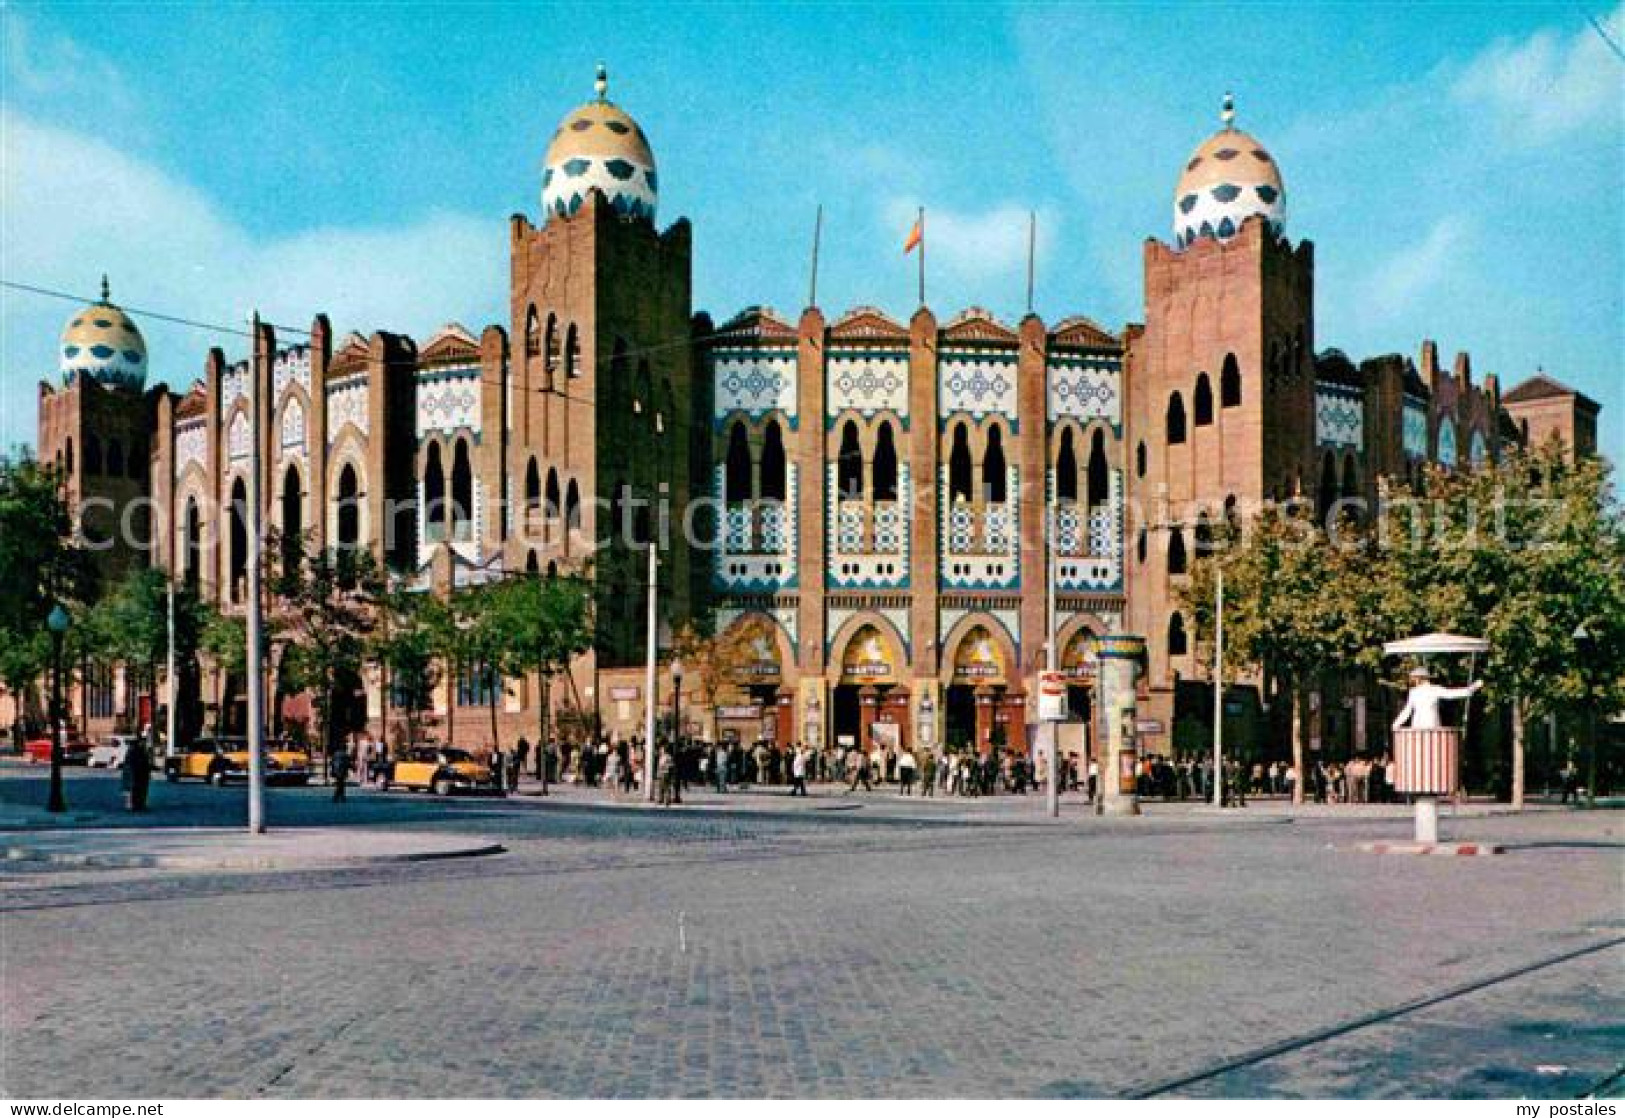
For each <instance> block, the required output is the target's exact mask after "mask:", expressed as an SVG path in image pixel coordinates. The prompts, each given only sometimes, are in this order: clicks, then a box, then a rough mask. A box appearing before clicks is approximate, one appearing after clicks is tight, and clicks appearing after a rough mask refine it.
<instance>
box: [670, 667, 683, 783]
mask: <svg viewBox="0 0 1625 1118" xmlns="http://www.w3.org/2000/svg"><path fill="white" fill-rule="evenodd" d="M682 703H683V662H682V661H681V660H678V659H675V658H674V659H673V660H672V662H671V798H672V802H673V803H678V804H680V803H682V802H683V773H682V769H681V766H682V763H683V753H682V749H681V748H680V747H679V745H680V742H681V741H682V736H683V707H682Z"/></svg>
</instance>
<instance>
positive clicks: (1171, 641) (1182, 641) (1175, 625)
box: [1168, 613, 1190, 656]
mask: <svg viewBox="0 0 1625 1118" xmlns="http://www.w3.org/2000/svg"><path fill="white" fill-rule="evenodd" d="M1189 644H1190V642H1189V641H1188V640H1187V638H1186V636H1185V615H1184V614H1180V613H1176V614H1174V615H1173V616H1172V617H1170V618H1169V619H1168V655H1170V656H1183V655H1185V653H1186V652H1187V651H1188V650H1189Z"/></svg>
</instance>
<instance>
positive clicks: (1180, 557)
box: [1168, 528, 1190, 575]
mask: <svg viewBox="0 0 1625 1118" xmlns="http://www.w3.org/2000/svg"><path fill="white" fill-rule="evenodd" d="M1189 569H1190V563H1189V561H1188V559H1187V558H1186V555H1185V533H1184V531H1183V530H1181V529H1179V528H1175V529H1174V530H1173V531H1172V532H1171V533H1169V536H1168V573H1169V574H1171V575H1182V574H1184V573H1186V571H1188V570H1189Z"/></svg>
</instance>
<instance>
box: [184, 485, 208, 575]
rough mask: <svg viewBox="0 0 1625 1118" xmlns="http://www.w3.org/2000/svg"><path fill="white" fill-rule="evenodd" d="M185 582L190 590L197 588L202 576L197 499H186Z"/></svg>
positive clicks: (200, 532)
mask: <svg viewBox="0 0 1625 1118" xmlns="http://www.w3.org/2000/svg"><path fill="white" fill-rule="evenodd" d="M185 530H186V543H185V545H184V546H185V551H184V554H185V559H184V560H183V562H184V563H185V567H184V568H183V569H184V570H185V572H186V574H185V582H186V586H187V588H188V589H190V590H196V589H197V588H198V582H199V580H200V579H201V578H202V576H203V520H202V518H201V516H200V515H199V514H198V507H197V498H196V497H188V498H187V499H186V529H185Z"/></svg>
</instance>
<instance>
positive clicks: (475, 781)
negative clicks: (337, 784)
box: [384, 745, 506, 796]
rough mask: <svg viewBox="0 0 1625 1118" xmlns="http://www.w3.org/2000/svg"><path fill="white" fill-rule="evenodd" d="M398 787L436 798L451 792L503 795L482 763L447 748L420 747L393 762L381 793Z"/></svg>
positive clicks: (468, 755) (461, 752)
mask: <svg viewBox="0 0 1625 1118" xmlns="http://www.w3.org/2000/svg"><path fill="white" fill-rule="evenodd" d="M397 787H398V788H417V789H423V790H425V791H429V792H433V793H434V794H435V795H437V796H449V795H451V794H452V793H453V792H494V793H496V794H497V795H499V796H501V795H505V794H506V791H505V790H504V788H503V787H502V783H501V782H500V781H498V780H496V779H495V778H494V777H493V776H492V775H491V769H490V768H489V766H487V765H486V764H485V763H484V762H483V761H480V760H479V759H477V758H476V757H475V756H474V755H473V754H472V753H469V752H468V751H467V750H466V749H454V748H452V747H451V746H447V745H426V746H419V747H417V748H416V749H410V750H407V751H406V752H405V753H404V754H402V755H401V756H400V757H398V758H396V759H395V760H394V761H392V762H391V763H390V766H389V771H388V772H387V773H386V774H385V775H384V790H385V791H386V792H387V791H388V790H389V789H391V788H397Z"/></svg>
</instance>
